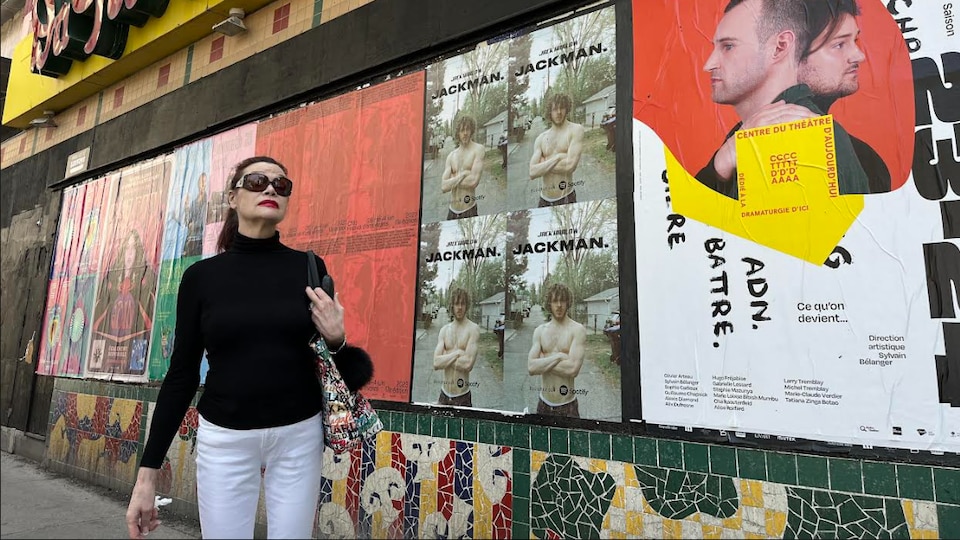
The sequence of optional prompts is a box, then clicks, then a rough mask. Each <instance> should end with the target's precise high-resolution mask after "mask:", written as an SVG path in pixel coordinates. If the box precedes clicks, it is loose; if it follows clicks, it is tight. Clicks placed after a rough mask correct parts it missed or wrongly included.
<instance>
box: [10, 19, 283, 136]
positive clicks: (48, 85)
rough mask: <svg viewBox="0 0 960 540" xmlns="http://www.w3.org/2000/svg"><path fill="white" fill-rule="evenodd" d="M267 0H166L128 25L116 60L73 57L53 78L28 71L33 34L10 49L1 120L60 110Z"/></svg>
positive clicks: (24, 120) (23, 122)
mask: <svg viewBox="0 0 960 540" xmlns="http://www.w3.org/2000/svg"><path fill="white" fill-rule="evenodd" d="M270 1H271V0H205V1H204V0H170V3H169V5H168V6H167V9H166V11H165V12H164V14H163V16H162V17H160V18H158V19H154V18H152V19H149V20H148V22H147V23H146V24H145V25H144V26H143V27H142V28H137V27H131V28H130V32H129V35H128V36H127V43H126V47H125V49H124V52H123V56H121V57H120V58H119V59H117V60H111V59H108V58H104V57H102V56H91V57H90V58H87V59H86V60H83V61H74V62H73V63H72V65H71V67H70V70H69V72H67V74H66V75H63V76H61V77H60V78H57V79H54V78H51V77H47V76H43V75H40V74H37V73H33V72H32V70H31V48H32V47H33V35H32V34H31V35H28V36H27V37H26V38H24V40H23V41H21V42H20V43H19V44H18V45H17V47H16V49H15V50H14V53H13V58H12V61H11V65H10V79H9V82H8V83H7V96H6V102H5V103H4V110H3V124H4V125H7V126H12V127H17V128H26V127H27V126H28V125H29V124H30V120H32V119H34V118H37V117H39V116H42V113H43V111H45V110H52V111H57V112H59V111H63V110H64V109H66V108H68V107H70V106H72V105H74V104H75V103H78V102H79V101H81V100H83V99H85V98H87V97H89V96H91V95H94V94H96V93H97V92H100V91H102V90H104V89H105V88H107V87H108V86H110V85H112V84H114V83H117V82H119V81H121V80H123V79H124V78H126V77H128V76H130V75H131V74H133V73H136V72H137V71H139V70H141V69H143V68H145V67H147V66H149V65H150V64H153V63H154V62H157V61H159V60H162V59H163V58H166V57H167V56H170V55H171V54H173V53H175V52H177V51H179V50H180V49H183V48H184V47H186V46H188V45H190V44H191V43H194V42H195V41H197V40H199V39H200V38H202V37H204V36H206V35H209V34H210V33H212V31H213V30H212V27H213V25H215V24H217V23H219V22H221V21H223V20H224V19H225V18H227V17H228V16H229V12H230V9H231V8H242V9H244V10H245V11H247V12H251V11H255V10H256V9H259V8H261V7H263V6H265V5H267V4H269V3H270Z"/></svg>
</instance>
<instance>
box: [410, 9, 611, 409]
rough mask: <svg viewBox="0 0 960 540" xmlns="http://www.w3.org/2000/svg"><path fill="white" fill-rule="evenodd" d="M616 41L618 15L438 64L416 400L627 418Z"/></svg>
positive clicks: (557, 27) (597, 15) (432, 81)
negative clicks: (619, 253) (623, 405)
mask: <svg viewBox="0 0 960 540" xmlns="http://www.w3.org/2000/svg"><path fill="white" fill-rule="evenodd" d="M615 34H616V28H615V22H614V13H613V8H605V9H601V10H596V11H592V12H590V13H587V14H584V15H580V16H578V17H575V18H572V19H569V20H566V21H562V22H559V23H556V24H553V25H550V26H544V27H542V28H539V29H535V30H533V31H530V32H527V33H523V34H520V35H514V36H512V37H511V38H510V39H505V40H500V41H495V42H491V43H483V44H480V45H478V46H477V47H475V48H473V49H472V50H470V51H467V52H464V53H462V54H460V55H457V56H453V57H450V58H446V59H443V60H441V61H438V62H436V63H434V64H432V65H430V66H428V67H427V70H426V79H427V81H426V87H427V93H426V96H425V109H426V113H425V115H424V116H425V119H424V121H425V124H424V134H425V135H424V139H425V146H424V155H423V195H422V208H423V210H422V215H421V228H420V269H419V283H418V287H417V288H418V291H419V296H418V305H417V311H416V314H417V330H416V341H415V351H414V368H413V398H412V400H413V401H414V402H417V403H427V404H433V405H442V406H453V407H473V408H482V409H488V410H496V411H503V412H514V413H530V414H534V413H539V414H552V415H560V416H568V417H577V418H579V417H583V418H591V419H603V420H613V421H618V420H620V417H621V411H620V366H619V360H620V359H619V350H620V347H619V276H617V274H616V268H617V265H616V261H617V245H616V244H617V241H616V223H617V221H616V199H615V194H616V176H615V169H616V153H615V151H614V142H615V141H614V138H613V127H614V126H615V122H616V114H615V108H614V107H615V102H614V99H615V95H614V94H615V92H614V89H615V87H616V69H615V66H616V62H615V54H614V53H615V51H614V42H615ZM615 321H616V325H615V324H614V322H615ZM611 328H614V329H613V330H610V329H611ZM607 330H609V331H607ZM613 343H616V346H615V347H614V346H612V344H613ZM614 350H616V351H617V354H613V351H614ZM588 395H589V396H590V398H589V399H585V398H586V396H588ZM601 396H602V397H601ZM595 397H596V399H594V398H595Z"/></svg>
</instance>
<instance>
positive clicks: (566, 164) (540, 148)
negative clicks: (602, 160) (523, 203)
mask: <svg viewBox="0 0 960 540" xmlns="http://www.w3.org/2000/svg"><path fill="white" fill-rule="evenodd" d="M571 109H573V100H571V99H570V96H568V95H566V94H564V93H561V92H557V93H556V94H553V95H552V96H550V99H549V100H548V102H547V107H546V110H547V111H548V113H549V115H550V124H551V125H550V129H548V130H546V131H544V132H543V133H541V134H540V135H538V136H537V140H536V141H534V143H533V156H531V158H530V179H531V180H536V179H537V178H542V179H543V180H542V182H543V186H542V188H541V190H540V203H539V204H538V205H537V206H539V207H541V208H542V207H544V206H557V205H561V204H569V203H575V202H577V192H576V191H575V190H574V189H573V172H574V171H576V170H577V166H578V165H580V156H581V155H582V154H583V126H582V125H580V124H575V123H573V122H570V121H569V120H568V119H567V116H568V115H569V114H570V111H571Z"/></svg>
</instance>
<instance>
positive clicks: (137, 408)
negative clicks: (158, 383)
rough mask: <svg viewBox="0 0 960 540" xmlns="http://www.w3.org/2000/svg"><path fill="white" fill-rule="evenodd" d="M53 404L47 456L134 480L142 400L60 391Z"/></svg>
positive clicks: (90, 469) (116, 476)
mask: <svg viewBox="0 0 960 540" xmlns="http://www.w3.org/2000/svg"><path fill="white" fill-rule="evenodd" d="M53 403H54V406H53V413H52V415H51V417H50V431H49V436H50V443H49V448H48V458H49V459H51V460H53V461H57V462H60V463H64V464H67V465H71V466H74V467H78V468H81V469H85V470H88V471H91V472H96V473H98V474H102V475H104V476H108V477H113V478H119V479H121V480H124V481H129V482H132V480H133V478H134V476H135V471H136V466H137V443H138V441H139V437H140V413H141V410H142V407H143V404H142V402H140V401H136V400H131V399H119V398H111V397H106V396H94V395H91V394H78V393H75V392H57V393H56V394H55V395H54V399H53Z"/></svg>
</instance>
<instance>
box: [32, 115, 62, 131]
mask: <svg viewBox="0 0 960 540" xmlns="http://www.w3.org/2000/svg"><path fill="white" fill-rule="evenodd" d="M55 114H57V113H56V111H43V116H40V117H38V118H34V119H33V120H31V121H30V125H31V126H33V127H38V128H55V127H57V123H56V122H54V121H53V117H54V115H55Z"/></svg>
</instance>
